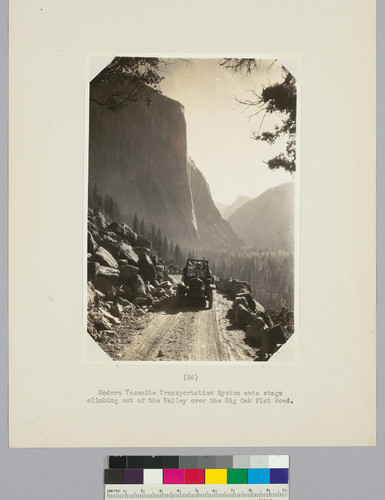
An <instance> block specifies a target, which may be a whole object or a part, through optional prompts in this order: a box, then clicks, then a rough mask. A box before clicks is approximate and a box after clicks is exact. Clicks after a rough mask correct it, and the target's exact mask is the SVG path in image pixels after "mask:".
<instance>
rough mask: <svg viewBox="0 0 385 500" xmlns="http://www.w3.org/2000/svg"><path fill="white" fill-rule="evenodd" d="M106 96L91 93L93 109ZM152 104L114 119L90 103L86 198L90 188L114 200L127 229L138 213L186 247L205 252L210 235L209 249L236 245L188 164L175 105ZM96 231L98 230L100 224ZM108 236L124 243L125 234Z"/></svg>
mask: <svg viewBox="0 0 385 500" xmlns="http://www.w3.org/2000/svg"><path fill="white" fill-rule="evenodd" d="M107 95H108V89H93V90H92V97H93V98H95V99H96V100H98V101H99V102H103V101H105V100H106V99H105V98H106V96H107ZM151 98H152V103H151V105H150V106H148V105H147V104H146V103H145V102H142V101H138V102H132V103H129V105H128V106H127V107H125V108H123V109H121V110H120V111H119V112H116V113H114V112H112V111H110V110H108V109H107V107H105V106H100V105H98V104H95V103H94V102H92V101H91V102H90V128H89V188H90V190H92V189H93V188H94V186H96V187H97V190H98V192H99V193H100V194H102V195H107V194H108V195H111V196H113V198H114V200H115V201H116V202H117V203H118V204H119V206H120V208H121V212H122V213H121V219H122V220H126V221H128V222H129V221H130V220H131V218H132V217H133V215H134V214H135V213H137V215H138V216H139V218H141V217H143V218H144V219H145V221H146V222H147V223H149V224H154V225H155V226H158V227H160V228H161V230H162V232H163V233H164V234H166V235H167V237H168V238H169V239H170V240H173V241H174V242H179V244H182V245H184V246H186V247H187V246H194V247H197V246H199V245H202V244H204V243H205V241H204V240H205V238H207V237H208V236H209V235H210V236H211V240H210V241H209V245H212V244H218V243H220V244H221V245H223V244H226V245H228V246H236V245H238V244H239V239H238V238H237V236H236V235H235V233H234V232H233V230H232V229H231V227H230V226H229V225H228V224H227V223H226V222H225V221H223V220H222V218H221V216H220V214H219V212H218V210H217V209H216V207H215V205H214V203H213V201H212V199H211V195H210V191H209V189H208V185H207V183H206V181H205V180H204V178H203V175H202V174H201V173H200V172H199V170H198V169H197V168H196V167H195V165H193V162H191V160H188V157H187V140H186V122H185V118H184V108H183V106H182V104H180V103H179V102H177V101H174V100H172V99H170V98H168V97H165V96H163V95H161V94H158V93H154V94H152V97H151ZM201 202H202V203H203V206H202V207H201V205H200V203H201ZM96 225H97V227H98V228H100V229H104V227H105V221H103V220H101V221H99V220H97V224H96ZM113 229H114V230H115V231H116V232H117V233H118V234H120V235H121V236H122V237H123V238H125V239H128V238H126V235H125V234H124V231H125V229H126V228H122V227H115V226H113ZM129 242H130V244H133V243H134V241H132V240H131V241H130V240H129Z"/></svg>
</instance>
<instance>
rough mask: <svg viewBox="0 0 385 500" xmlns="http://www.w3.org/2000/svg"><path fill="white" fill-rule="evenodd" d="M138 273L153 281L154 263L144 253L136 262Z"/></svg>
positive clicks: (154, 273)
mask: <svg viewBox="0 0 385 500" xmlns="http://www.w3.org/2000/svg"><path fill="white" fill-rule="evenodd" d="M138 267H139V270H140V271H139V272H140V275H141V276H142V277H143V278H144V279H145V280H148V281H154V280H155V278H156V271H155V268H154V264H153V263H152V260H151V259H150V257H149V256H148V255H144V256H143V257H141V258H140V259H139V262H138Z"/></svg>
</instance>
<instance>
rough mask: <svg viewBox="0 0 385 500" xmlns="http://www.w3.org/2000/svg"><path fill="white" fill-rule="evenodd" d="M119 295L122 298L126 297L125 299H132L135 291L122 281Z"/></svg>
mask: <svg viewBox="0 0 385 500" xmlns="http://www.w3.org/2000/svg"><path fill="white" fill-rule="evenodd" d="M120 297H122V298H123V299H126V300H127V301H129V300H132V299H133V298H134V297H135V292H134V290H133V289H132V288H131V286H130V285H127V283H124V285H122V289H121V295H120Z"/></svg>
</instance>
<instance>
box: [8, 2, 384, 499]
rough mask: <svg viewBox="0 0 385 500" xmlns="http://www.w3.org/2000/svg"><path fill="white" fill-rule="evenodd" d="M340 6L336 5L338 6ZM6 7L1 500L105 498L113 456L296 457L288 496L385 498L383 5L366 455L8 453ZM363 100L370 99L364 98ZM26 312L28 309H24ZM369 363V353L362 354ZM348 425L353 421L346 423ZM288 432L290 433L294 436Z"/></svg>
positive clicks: (348, 451)
mask: <svg viewBox="0 0 385 500" xmlns="http://www.w3.org/2000/svg"><path fill="white" fill-rule="evenodd" d="M336 1H338V0H336ZM361 1H362V3H363V4H364V0H361ZM7 8H8V7H7V2H6V1H5V0H0V64H1V66H0V92H1V100H0V102H1V107H0V110H1V113H0V177H1V180H0V294H1V299H2V300H1V301H0V329H1V346H0V370H1V378H0V401H1V405H0V411H1V414H0V415H1V426H0V498H1V499H10V500H18V499H29V500H35V499H44V500H45V499H60V500H64V499H74V500H76V499H82V500H89V499H92V500H95V499H103V498H104V489H103V468H104V462H105V457H106V456H107V455H109V454H110V455H119V454H125V455H127V454H131V453H134V454H160V453H162V454H169V453H170V454H171V453H173V454H176V455H181V454H199V455H204V454H227V455H233V454H249V453H250V454H277V453H285V454H287V453H288V454H290V458H291V463H290V495H291V498H292V499H296V500H305V499H306V500H309V499H312V500H317V499H322V500H324V499H328V500H333V499H340V500H341V499H352V500H354V499H362V498H370V499H380V498H385V481H384V479H383V477H384V466H385V453H384V450H385V446H384V427H385V426H384V422H385V412H384V397H383V392H382V391H383V387H384V374H385V370H384V364H383V359H384V354H385V340H384V325H385V307H384V294H385V290H384V278H385V262H384V259H383V257H382V256H383V254H382V252H384V251H385V231H384V220H385V218H384V217H383V216H382V215H383V213H384V209H385V203H384V192H385V169H384V159H385V127H384V122H383V120H382V117H383V116H385V98H384V96H385V92H384V91H385V86H384V79H385V67H384V64H383V63H384V52H385V29H384V28H385V0H378V2H377V20H378V28H377V47H378V52H377V64H378V66H377V82H378V91H377V95H378V104H377V108H378V113H377V116H378V118H377V125H378V131H377V137H378V140H377V197H378V198H377V213H378V221H377V227H378V237H377V253H378V263H377V284H378V285H377V288H378V298H377V324H378V327H377V334H378V335H377V361H378V375H377V380H378V411H377V419H378V429H377V435H378V441H377V443H378V444H377V446H376V447H366V448H363V447H360V448H350V447H349V448H347V447H346V448H345V447H343V448H337V447H336V448H333V447H328V448H312V447H308V448H296V447H292V448H162V449H160V448H151V449H150V448H146V449H144V448H140V449H139V448H103V449H101V448H93V449H13V450H11V449H9V448H8V426H7V422H8V342H7V330H8V325H7V314H8V312H7V272H8V262H7V230H8V227H7V184H8V183H7V149H8V133H7V128H8V127H7V125H8V124H7V122H8V112H7V102H8V69H7V66H8V11H7ZM362 96H364V92H363V94H362ZM21 307H22V306H21ZM362 355H363V356H365V352H364V351H363V353H362ZM346 425H349V421H347V422H346ZM288 432H290V429H288Z"/></svg>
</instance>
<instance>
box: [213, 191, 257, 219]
mask: <svg viewBox="0 0 385 500" xmlns="http://www.w3.org/2000/svg"><path fill="white" fill-rule="evenodd" d="M250 200H251V198H250V197H249V196H238V197H237V199H236V200H235V201H233V203H231V204H230V205H228V204H226V203H221V202H220V201H217V202H215V205H216V207H217V209H218V210H219V212H220V214H221V215H222V217H223V218H224V219H225V220H227V219H228V218H229V217H230V216H231V215H233V213H234V212H235V211H236V210H238V208H241V207H242V206H243V205H244V204H245V203H247V202H248V201H250Z"/></svg>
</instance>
